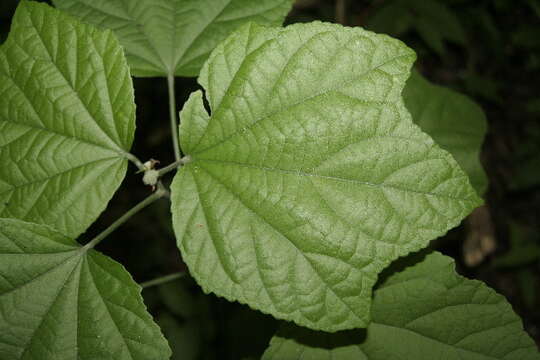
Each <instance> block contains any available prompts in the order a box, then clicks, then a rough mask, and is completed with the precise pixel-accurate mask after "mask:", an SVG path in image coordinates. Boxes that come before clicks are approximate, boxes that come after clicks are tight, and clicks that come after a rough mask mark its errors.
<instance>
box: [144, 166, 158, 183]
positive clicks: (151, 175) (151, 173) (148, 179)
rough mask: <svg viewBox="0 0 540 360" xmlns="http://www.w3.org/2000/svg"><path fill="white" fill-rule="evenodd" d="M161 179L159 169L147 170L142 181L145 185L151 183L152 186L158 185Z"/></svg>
mask: <svg viewBox="0 0 540 360" xmlns="http://www.w3.org/2000/svg"><path fill="white" fill-rule="evenodd" d="M158 179H159V171H157V170H146V171H145V172H144V176H143V178H142V181H143V183H144V184H145V185H150V186H152V187H154V186H156V184H157V182H158Z"/></svg>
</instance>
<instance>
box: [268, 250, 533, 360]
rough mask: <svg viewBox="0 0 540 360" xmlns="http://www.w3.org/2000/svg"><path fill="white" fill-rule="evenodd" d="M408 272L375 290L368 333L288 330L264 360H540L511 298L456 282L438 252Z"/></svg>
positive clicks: (470, 283) (465, 281)
mask: <svg viewBox="0 0 540 360" xmlns="http://www.w3.org/2000/svg"><path fill="white" fill-rule="evenodd" d="M407 260H408V259H407ZM407 260H406V261H407ZM407 265H408V266H407V267H403V268H401V269H400V270H401V271H400V272H396V273H394V274H392V275H390V276H389V277H388V278H387V279H386V280H385V281H384V282H383V283H382V284H381V286H380V287H379V288H378V289H377V290H375V292H374V296H375V297H374V301H373V322H372V323H371V324H370V325H369V326H368V328H367V329H366V330H360V331H349V332H343V333H338V334H327V333H317V332H314V331H309V330H307V329H302V328H299V327H294V326H285V327H284V328H282V329H281V330H280V331H279V332H278V334H277V335H276V336H274V337H273V338H272V340H271V342H270V347H269V348H268V349H267V351H266V352H265V354H264V355H263V360H300V359H310V360H332V359H340V360H361V359H366V360H367V359H369V360H390V359H391V360H411V359H414V360H424V359H425V360H433V359H446V360H462V359H467V360H488V359H501V360H503V359H504V360H518V359H519V360H529V359H530V360H532V359H540V354H539V353H538V351H537V349H536V346H535V344H534V342H533V341H532V340H531V338H529V336H528V335H527V334H526V333H525V331H523V326H522V323H521V320H520V319H519V317H518V316H516V314H515V313H514V312H513V311H512V308H511V306H510V304H508V303H507V302H506V300H505V299H504V297H502V296H501V295H498V294H497V293H495V291H493V290H492V289H490V288H488V287H487V286H486V285H484V284H483V283H482V282H480V281H476V280H468V279H465V278H463V277H461V276H459V275H457V274H456V273H455V271H454V262H453V260H452V259H451V258H449V257H446V256H443V255H441V254H439V253H432V254H429V255H428V256H427V257H425V258H424V259H420V261H418V262H416V263H409V264H407Z"/></svg>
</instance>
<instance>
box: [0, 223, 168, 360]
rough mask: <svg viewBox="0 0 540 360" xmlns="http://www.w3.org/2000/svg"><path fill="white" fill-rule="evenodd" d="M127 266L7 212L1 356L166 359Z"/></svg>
mask: <svg viewBox="0 0 540 360" xmlns="http://www.w3.org/2000/svg"><path fill="white" fill-rule="evenodd" d="M140 292H141V288H140V286H139V285H137V284H136V283H135V282H134V281H133V279H132V278H131V276H130V275H129V273H128V272H127V271H126V270H125V269H124V267H123V266H122V265H120V264H118V263H117V262H115V261H113V260H111V259H110V258H108V257H106V256H104V255H102V254H100V253H98V252H97V251H94V250H88V249H86V248H84V247H81V246H79V245H78V244H77V243H76V242H75V241H74V240H73V239H71V238H69V237H66V236H64V235H62V234H60V233H59V232H57V231H55V230H53V229H51V228H49V227H47V226H44V225H39V224H32V223H28V222H24V221H21V220H16V219H0V358H1V359H13V360H18V359H25V360H64V359H65V360H72V359H102V360H148V359H155V360H166V359H169V357H170V355H171V352H170V349H169V347H168V345H167V342H166V341H165V339H164V338H163V336H162V335H161V332H160V330H159V328H158V326H157V325H156V324H155V323H154V322H153V320H152V317H151V316H150V314H148V312H147V311H146V307H145V306H144V304H143V301H142V297H141V294H140Z"/></svg>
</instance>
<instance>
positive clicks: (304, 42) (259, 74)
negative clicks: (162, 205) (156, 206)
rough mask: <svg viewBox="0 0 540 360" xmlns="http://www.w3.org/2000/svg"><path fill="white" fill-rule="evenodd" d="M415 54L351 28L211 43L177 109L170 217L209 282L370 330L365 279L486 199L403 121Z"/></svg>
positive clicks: (253, 302) (208, 287)
mask: <svg viewBox="0 0 540 360" xmlns="http://www.w3.org/2000/svg"><path fill="white" fill-rule="evenodd" d="M414 58H415V55H414V53H413V52H412V51H411V50H410V49H408V48H407V47H406V46H404V45H403V44H402V43H401V42H399V41H398V40H394V39H391V38H389V37H387V36H384V35H376V34H374V33H371V32H367V31H364V30H362V29H359V28H355V29H353V28H344V27H342V26H339V25H333V24H325V23H312V24H297V25H293V26H289V27H287V28H285V29H276V28H264V27H261V26H258V25H255V24H250V25H246V26H244V27H242V28H241V29H240V30H239V31H238V32H236V33H235V34H233V35H231V37H229V38H228V39H227V40H226V41H225V42H223V43H221V44H220V45H219V46H218V47H217V48H216V50H214V52H213V53H212V55H211V56H210V58H209V60H208V62H207V63H206V64H205V67H204V68H203V70H202V72H201V75H200V78H199V81H200V83H201V84H202V86H203V87H204V89H205V91H206V98H207V99H208V103H209V105H210V109H211V114H208V113H206V110H205V108H204V104H203V97H202V93H201V92H195V93H194V94H192V96H191V97H190V99H189V100H188V102H187V103H186V105H185V107H184V110H183V111H182V113H181V117H182V119H183V122H182V125H181V133H180V137H181V144H182V148H183V151H184V153H185V154H189V155H190V157H191V162H190V163H188V164H187V165H186V166H184V167H182V168H181V169H180V170H179V172H178V173H177V174H176V176H175V179H174V181H173V184H172V187H171V190H172V194H171V197H172V213H173V225H174V229H175V233H176V236H177V239H178V246H179V248H180V250H181V252H182V256H183V258H184V260H185V261H186V263H187V264H188V266H189V268H190V272H191V273H192V275H193V276H194V277H195V278H196V279H197V281H198V282H199V284H200V285H201V286H202V287H203V289H204V290H205V291H207V292H209V291H211V292H214V293H216V294H218V295H220V296H223V297H225V298H227V299H229V300H237V301H240V302H242V303H247V304H249V305H250V306H251V307H253V308H256V309H259V310H261V311H263V312H266V313H270V314H272V315H273V316H275V317H278V318H281V319H287V320H292V321H295V322H296V323H298V324H300V325H303V326H307V327H310V328H313V329H322V330H326V331H337V330H342V329H349V328H356V327H365V326H367V325H368V323H369V320H370V316H369V309H370V305H371V288H372V286H373V285H374V284H375V282H376V279H377V274H378V273H379V272H380V271H381V270H382V269H383V268H385V267H386V266H387V265H388V264H389V263H390V262H391V261H392V260H394V259H396V258H397V257H399V256H402V255H405V254H407V253H409V252H411V251H415V250H418V249H420V248H422V247H425V246H426V245H427V244H428V242H429V241H430V240H431V239H433V238H436V237H437V236H440V235H442V234H444V233H445V232H446V231H447V230H448V229H450V228H452V227H454V226H456V225H457V224H459V222H460V221H461V219H462V218H463V217H464V216H466V215H467V214H468V213H469V212H470V211H471V210H472V209H473V208H474V207H475V206H477V205H478V204H479V202H480V199H479V198H478V197H477V195H476V194H475V192H474V190H473V189H472V187H471V186H470V184H469V182H468V179H467V176H466V175H465V174H464V173H463V171H462V170H461V169H460V168H459V166H458V164H457V163H456V162H455V161H454V159H453V158H452V156H451V155H450V154H449V153H447V152H446V151H443V150H441V149H440V148H439V147H438V146H437V145H436V144H435V143H434V142H433V140H432V139H431V138H430V137H429V136H427V135H426V134H424V133H423V132H421V131H420V129H419V128H418V127H417V126H416V125H414V124H413V123H412V121H411V118H410V115H409V113H408V112H407V110H406V108H405V106H404V104H403V101H402V98H401V91H402V89H403V87H404V85H405V81H406V79H407V77H408V76H409V68H410V66H411V64H412V62H413V61H414Z"/></svg>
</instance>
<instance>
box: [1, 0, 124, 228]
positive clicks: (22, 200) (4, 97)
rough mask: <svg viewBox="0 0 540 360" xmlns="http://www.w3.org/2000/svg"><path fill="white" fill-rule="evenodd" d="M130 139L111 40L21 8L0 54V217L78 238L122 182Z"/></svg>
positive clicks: (50, 12)
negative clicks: (36, 224)
mask: <svg viewBox="0 0 540 360" xmlns="http://www.w3.org/2000/svg"><path fill="white" fill-rule="evenodd" d="M134 130H135V104H134V99H133V87H132V82H131V77H130V75H129V69H128V66H127V63H126V61H125V58H124V55H123V52H122V48H121V47H120V45H119V44H118V43H117V41H116V39H115V38H114V36H113V34H112V32H110V31H106V32H102V31H98V30H97V29H95V28H93V27H90V26H88V25H82V24H80V23H79V22H78V21H76V20H75V19H72V18H71V17H68V16H67V15H65V14H62V13H61V12H60V11H58V10H55V9H53V8H51V7H49V6H47V5H44V4H38V3H33V2H27V1H23V2H21V4H20V5H19V7H18V9H17V11H16V14H15V17H14V19H13V23H12V27H11V32H10V34H9V37H8V39H7V40H6V42H5V43H4V44H3V45H2V47H1V48H0V163H1V164H2V165H1V166H0V198H1V199H2V200H1V201H0V216H1V217H11V218H19V219H22V220H27V221H31V222H35V223H42V224H48V225H51V226H53V227H54V228H55V229H57V230H59V231H60V232H62V233H64V234H66V235H69V236H72V237H75V236H77V235H79V234H80V233H82V232H83V231H84V230H86V228H87V227H88V226H89V225H90V224H91V223H92V222H93V221H94V220H95V219H96V218H97V216H98V215H99V214H100V213H101V212H102V211H103V209H104V208H105V207H106V205H107V203H108V201H109V200H110V198H111V197H112V195H113V194H114V192H115V191H116V189H117V188H118V186H119V185H120V183H121V181H122V179H123V178H124V175H125V172H126V167H127V161H126V156H127V151H128V150H129V148H130V146H131V142H132V140H133V134H134Z"/></svg>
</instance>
